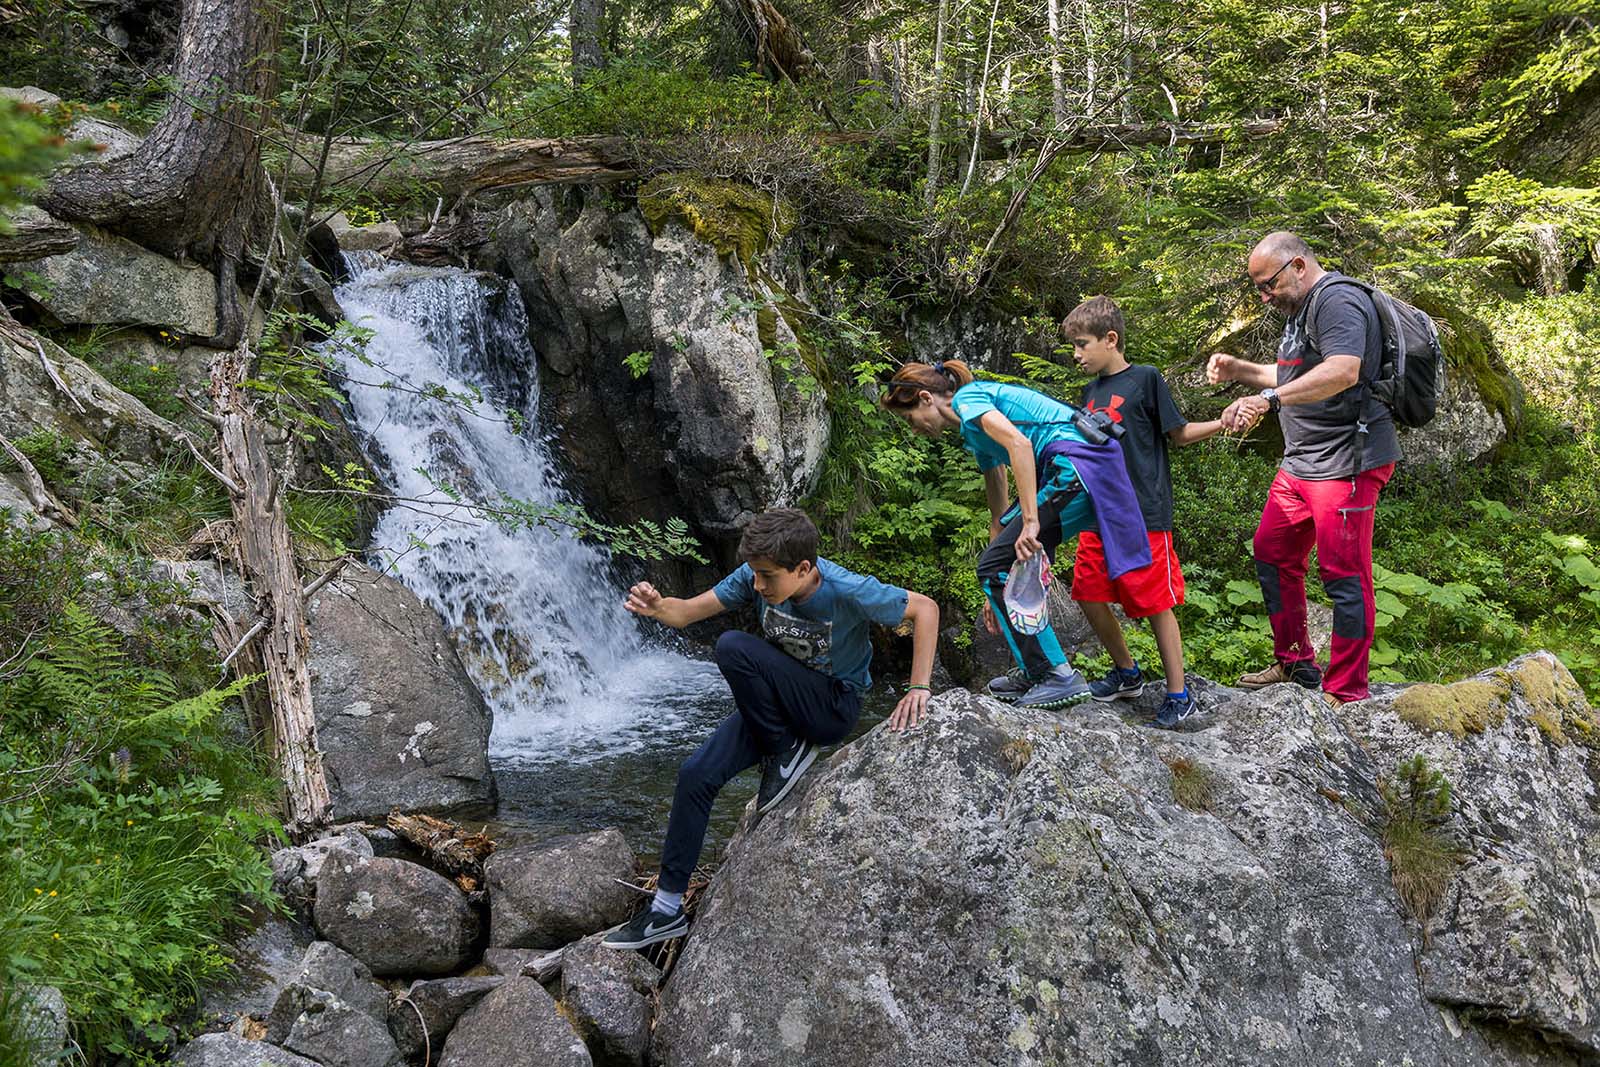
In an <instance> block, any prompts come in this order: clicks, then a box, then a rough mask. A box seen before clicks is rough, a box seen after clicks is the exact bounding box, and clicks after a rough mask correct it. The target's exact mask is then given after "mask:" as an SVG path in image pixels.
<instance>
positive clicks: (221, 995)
mask: <svg viewBox="0 0 1600 1067" xmlns="http://www.w3.org/2000/svg"><path fill="white" fill-rule="evenodd" d="M251 918H252V921H253V922H254V924H255V925H254V926H252V927H250V928H249V929H247V930H245V931H242V932H241V933H239V934H238V935H235V936H234V937H233V938H232V939H231V943H230V944H229V945H228V949H227V951H228V955H229V956H231V957H233V967H231V968H230V969H229V975H228V978H227V980H226V981H223V982H220V983H218V984H217V985H214V986H211V987H209V988H207V989H206V990H205V992H204V993H202V994H201V997H200V1009H201V1013H202V1015H204V1016H207V1017H210V1018H219V1019H220V1020H221V1021H223V1022H231V1021H233V1020H234V1019H236V1018H238V1017H239V1016H242V1015H249V1016H256V1017H260V1018H265V1017H266V1016H267V1015H268V1014H269V1013H270V1012H271V1011H272V1009H273V1006H274V1005H275V1004H277V1003H278V998H279V996H280V995H282V993H283V991H284V989H285V988H286V987H287V986H288V985H289V984H290V983H292V982H293V981H294V980H295V979H296V978H297V977H298V976H299V975H300V974H301V972H302V970H303V969H304V964H305V956H306V949H308V948H310V947H311V945H312V944H313V943H314V941H315V939H316V933H315V931H313V930H312V929H311V927H310V925H309V924H306V923H301V922H298V921H293V920H286V919H281V918H279V917H277V916H276V915H273V914H271V913H269V912H268V911H267V910H266V909H265V908H257V909H254V910H253V911H252V915H251Z"/></svg>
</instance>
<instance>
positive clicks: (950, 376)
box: [878, 359, 972, 408]
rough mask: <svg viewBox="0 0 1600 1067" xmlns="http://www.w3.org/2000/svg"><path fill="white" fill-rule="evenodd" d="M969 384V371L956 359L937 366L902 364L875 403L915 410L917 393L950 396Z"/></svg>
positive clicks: (930, 364) (941, 362) (970, 376)
mask: <svg viewBox="0 0 1600 1067" xmlns="http://www.w3.org/2000/svg"><path fill="white" fill-rule="evenodd" d="M970 381H972V369H971V368H970V367H968V366H967V365H966V364H965V363H963V362H962V361H961V360H959V359H946V360H942V361H940V362H938V363H902V364H901V365H900V369H899V370H897V371H895V372H894V377H893V378H890V379H889V381H888V383H887V384H886V385H885V386H884V388H883V395H882V396H881V397H879V398H878V403H880V404H882V405H883V406H884V407H886V408H909V407H915V406H916V403H917V394H918V393H920V392H922V391H923V390H927V391H928V392H930V393H932V394H933V395H934V396H950V395H951V394H953V393H954V392H955V391H956V390H957V389H960V388H961V387H962V386H963V385H966V384H967V383H968V382H970Z"/></svg>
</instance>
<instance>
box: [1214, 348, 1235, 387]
mask: <svg viewBox="0 0 1600 1067" xmlns="http://www.w3.org/2000/svg"><path fill="white" fill-rule="evenodd" d="M1243 362H1244V360H1242V359H1240V358H1239V357H1238V356H1230V355H1228V354H1227V353H1226V352H1213V353H1211V358H1210V359H1208V360H1206V381H1208V382H1210V383H1211V384H1212V385H1221V384H1222V383H1223V382H1231V381H1233V380H1234V365H1235V364H1237V363H1243Z"/></svg>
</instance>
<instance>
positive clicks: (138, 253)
mask: <svg viewBox="0 0 1600 1067" xmlns="http://www.w3.org/2000/svg"><path fill="white" fill-rule="evenodd" d="M78 232H79V234H80V239H79V241H78V245H77V247H76V248H75V249H73V250H72V251H71V252H65V253H62V254H60V255H55V256H47V257H45V258H43V259H35V260H25V261H22V262H19V263H17V264H16V265H15V266H14V267H12V268H11V269H10V271H8V273H10V274H12V275H13V276H15V277H17V278H18V279H20V280H21V289H22V291H23V292H25V293H26V294H27V295H28V297H29V299H31V300H33V301H34V302H35V303H37V304H39V305H40V306H41V307H43V308H44V309H45V310H46V311H48V312H49V313H50V314H51V315H52V316H54V317H55V319H56V320H57V321H58V322H61V323H63V324H65V325H68V326H91V325H123V324H127V325H134V326H165V327H167V328H169V329H173V330H177V331H178V332H180V333H184V334H189V335H191V336H197V337H210V336H211V335H212V334H214V333H216V332H217V283H216V279H215V278H214V277H212V275H211V272H210V271H208V270H206V269H205V268H204V267H197V266H181V265H179V264H178V263H176V262H174V261H173V260H170V259H168V258H167V257H166V256H163V255H158V254H157V253H155V252H151V251H149V250H147V249H145V248H141V247H140V246H139V245H136V244H134V243H133V242H132V241H129V240H127V239H125V238H122V237H117V236H114V235H112V234H110V233H107V232H105V231H104V230H100V229H98V228H96V227H93V226H79V227H78Z"/></svg>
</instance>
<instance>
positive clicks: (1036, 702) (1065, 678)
mask: <svg viewBox="0 0 1600 1067" xmlns="http://www.w3.org/2000/svg"><path fill="white" fill-rule="evenodd" d="M1092 695H1093V694H1092V693H1091V692H1090V690H1089V683H1088V681H1087V680H1086V679H1085V678H1084V677H1083V675H1082V674H1080V673H1079V672H1078V671H1075V670H1073V669H1072V668H1071V667H1068V666H1065V665H1062V666H1060V667H1057V668H1056V669H1055V670H1054V671H1052V672H1051V673H1050V675H1049V676H1048V677H1046V678H1045V680H1044V681H1042V682H1040V683H1039V684H1038V685H1036V686H1034V687H1033V688H1032V689H1030V690H1028V691H1027V692H1026V693H1024V694H1022V699H1020V700H1018V701H1017V707H1019V708H1046V709H1051V708H1065V707H1068V706H1069V705H1072V704H1081V703H1083V702H1084V701H1085V700H1088V699H1089V698H1090V697H1091V696H1092Z"/></svg>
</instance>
